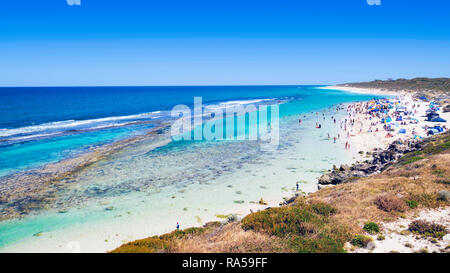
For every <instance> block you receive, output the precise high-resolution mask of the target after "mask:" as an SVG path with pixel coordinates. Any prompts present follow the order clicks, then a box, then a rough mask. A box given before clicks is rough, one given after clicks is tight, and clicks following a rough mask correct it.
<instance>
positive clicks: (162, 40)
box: [0, 0, 450, 86]
mask: <svg viewBox="0 0 450 273" xmlns="http://www.w3.org/2000/svg"><path fill="white" fill-rule="evenodd" d="M416 76H427V77H449V76H450V1H448V0H427V1H425V0H421V1H417V0H381V5H380V6H370V5H368V4H367V2H366V0H334V1H330V0H295V1H283V0H277V1H275V0H273V1H264V0H258V1H253V0H239V1H235V0H226V1H217V0H208V1H198V0H191V1H187V0H184V1H179V0H167V1H165V0H164V1H150V0H146V1H144V0H121V1H118V0H81V5H80V6H69V5H68V4H67V3H66V0H51V1H50V0H22V1H16V0H3V1H2V3H1V4H0V86H54V85H56V86H72V85H75V86H80V85H221V84H223V85H232V84H333V83H340V82H349V81H365V80H373V79H387V78H399V77H403V78H411V77H416Z"/></svg>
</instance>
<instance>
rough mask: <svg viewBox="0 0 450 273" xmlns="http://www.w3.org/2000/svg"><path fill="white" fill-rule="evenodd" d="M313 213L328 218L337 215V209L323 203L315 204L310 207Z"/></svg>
mask: <svg viewBox="0 0 450 273" xmlns="http://www.w3.org/2000/svg"><path fill="white" fill-rule="evenodd" d="M311 207H312V209H313V211H314V212H315V213H317V214H320V215H324V216H330V215H334V214H336V213H337V209H336V208H334V207H332V206H330V205H328V204H325V203H315V204H313V205H311Z"/></svg>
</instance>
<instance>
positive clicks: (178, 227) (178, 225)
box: [177, 222, 180, 230]
mask: <svg viewBox="0 0 450 273" xmlns="http://www.w3.org/2000/svg"><path fill="white" fill-rule="evenodd" d="M177 230H180V224H179V223H178V222H177Z"/></svg>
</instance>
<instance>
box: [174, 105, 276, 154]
mask: <svg viewBox="0 0 450 273" xmlns="http://www.w3.org/2000/svg"><path fill="white" fill-rule="evenodd" d="M171 116H172V117H173V118H176V120H175V122H174V123H173V124H172V126H171V137H172V139H173V140H174V141H180V140H219V141H220V140H228V141H229V140H249V141H259V143H260V144H261V148H262V149H269V150H272V149H274V148H275V149H276V148H277V147H278V144H279V138H280V129H279V106H278V104H272V105H263V104H261V105H255V104H246V105H245V106H244V105H243V104H235V105H227V106H226V107H223V106H219V105H207V106H205V107H203V104H202V98H201V97H195V98H194V109H190V108H189V107H188V106H186V105H177V106H175V107H174V108H173V109H172V111H171Z"/></svg>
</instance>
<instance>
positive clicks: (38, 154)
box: [0, 126, 141, 177]
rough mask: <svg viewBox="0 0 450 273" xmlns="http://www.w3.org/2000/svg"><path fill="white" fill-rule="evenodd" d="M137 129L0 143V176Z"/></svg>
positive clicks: (54, 159) (111, 139) (56, 160)
mask: <svg viewBox="0 0 450 273" xmlns="http://www.w3.org/2000/svg"><path fill="white" fill-rule="evenodd" d="M139 129H141V128H137V127H136V126H130V127H124V128H114V129H107V130H102V131H94V132H85V133H79V134H72V135H66V136H60V137H54V138H49V139H43V140H36V141H28V142H23V143H18V144H12V145H7V146H0V177H1V176H4V175H8V174H11V173H14V172H17V171H23V170H27V169H33V168H38V167H41V166H44V165H46V164H49V163H54V162H58V161H60V160H62V159H64V158H68V157H71V156H75V155H76V154H77V153H82V152H83V151H87V150H88V148H92V147H95V146H99V145H103V144H106V143H111V142H113V141H115V140H119V139H122V138H124V137H126V136H130V135H131V134H133V133H134V131H135V130H139Z"/></svg>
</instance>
